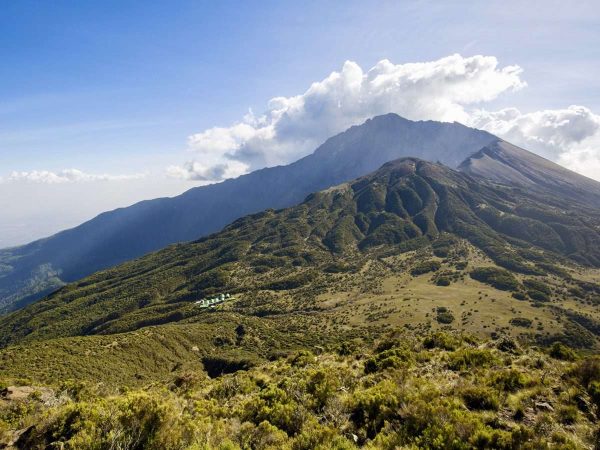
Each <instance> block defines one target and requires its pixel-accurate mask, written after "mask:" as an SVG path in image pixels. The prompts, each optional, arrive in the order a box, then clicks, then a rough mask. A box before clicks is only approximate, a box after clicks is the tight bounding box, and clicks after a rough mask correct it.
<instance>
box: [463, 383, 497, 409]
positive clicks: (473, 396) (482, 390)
mask: <svg viewBox="0 0 600 450" xmlns="http://www.w3.org/2000/svg"><path fill="white" fill-rule="evenodd" d="M460 395H461V397H462V398H463V400H464V402H465V405H467V407H468V408H469V409H488V410H494V411H496V410H497V409H498V407H499V406H500V402H499V401H498V396H497V395H496V392H495V391H494V390H492V389H490V388H486V387H482V386H470V387H467V388H464V389H463V390H462V391H461V393H460Z"/></svg>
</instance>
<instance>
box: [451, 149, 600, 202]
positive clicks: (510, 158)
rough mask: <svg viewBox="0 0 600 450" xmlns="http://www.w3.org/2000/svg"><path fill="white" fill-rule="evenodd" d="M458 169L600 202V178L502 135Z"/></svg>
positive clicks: (508, 182) (577, 198) (585, 200)
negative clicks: (554, 161) (581, 172)
mask: <svg viewBox="0 0 600 450" xmlns="http://www.w3.org/2000/svg"><path fill="white" fill-rule="evenodd" d="M458 169H459V170H460V171H462V172H465V173H468V174H469V175H473V176H478V177H482V178H485V179H488V180H492V181H495V182H498V183H503V184H510V185H516V186H522V187H527V188H529V189H537V190H543V191H546V192H552V193H553V194H554V195H557V194H560V195H563V196H565V197H567V198H570V199H571V200H574V201H577V202H580V203H584V204H585V203H587V204H589V205H595V206H600V182H597V181H595V180H592V179H590V178H587V177H585V176H583V175H580V174H578V173H575V172H573V171H571V170H569V169H566V168H564V167H562V166H560V165H558V164H556V163H553V162H552V161H549V160H547V159H545V158H543V157H541V156H539V155H536V154H535V153H532V152H529V151H527V150H525V149H522V148H520V147H517V146H516V145H512V144H510V143H508V142H506V141H503V140H502V139H497V140H495V141H493V142H491V143H489V144H488V145H486V146H485V147H483V148H482V149H481V150H479V151H478V152H476V153H474V154H473V155H471V156H469V157H468V158H467V159H465V161H463V162H462V163H461V164H460V165H459V166H458Z"/></svg>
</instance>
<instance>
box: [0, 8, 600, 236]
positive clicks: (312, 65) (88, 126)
mask: <svg viewBox="0 0 600 450" xmlns="http://www.w3.org/2000/svg"><path fill="white" fill-rule="evenodd" d="M523 3H524V2H516V1H514V2H512V1H508V2H507V1H502V2H500V1H499V2H478V1H472V2H466V1H465V2H461V1H450V2H441V1H439V2H433V1H414V2H408V1H407V2H402V1H390V2H387V1H373V2H364V1H314V2H310V1H309V2H286V1H260V2H251V1H248V2H245V1H244V2H241V1H238V2H234V1H221V2H204V1H153V2H142V1H102V2H81V1H60V0H59V1H53V2H42V1H18V2H3V5H2V13H1V14H0V30H1V32H0V57H1V58H2V64H0V176H1V177H4V179H5V182H4V183H0V207H2V208H4V210H5V211H7V213H6V215H5V216H4V218H0V235H2V234H3V233H2V232H3V231H4V236H9V237H5V238H4V239H2V238H0V247H2V246H6V245H13V244H16V243H22V242H25V241H27V240H29V239H32V238H34V237H41V236H43V235H45V234H48V233H50V232H54V231H57V230H58V229H61V228H64V227H67V226H72V225H75V224H77V223H79V222H80V221H82V220H84V219H86V218H89V217H92V216H93V215H94V214H96V213H98V212H100V211H102V210H103V209H110V208H114V207H118V206H124V205H127V204H130V203H132V202H134V201H136V200H140V199H143V198H151V197H155V196H160V195H174V194H176V193H178V192H181V191H183V190H185V189H187V188H189V187H192V186H195V185H198V184H200V183H202V182H206V181H216V180H213V179H212V178H211V179H210V180H209V178H210V177H208V176H207V175H206V174H207V173H210V174H211V176H212V175H214V170H212V169H211V170H209V172H206V171H203V172H201V173H202V176H201V177H196V178H194V176H192V177H191V178H190V177H187V178H185V177H181V179H177V178H176V177H175V178H174V177H168V176H166V175H165V173H166V172H165V171H166V168H167V167H170V166H181V165H183V164H184V163H186V162H188V161H191V160H198V158H200V157H199V156H195V157H192V156H190V144H189V142H188V137H189V136H192V135H197V134H198V133H202V132H203V131H205V130H209V129H211V128H212V127H230V126H231V125H232V124H235V123H238V122H240V121H242V120H243V119H242V118H243V116H244V114H246V113H247V112H248V110H249V109H250V108H251V109H252V111H254V112H255V113H257V114H262V112H263V111H265V110H268V109H269V107H268V101H269V99H271V98H273V97H278V96H282V97H287V98H289V97H291V96H294V95H299V94H303V93H304V92H305V91H306V90H307V89H308V88H309V87H310V86H311V83H314V82H317V81H321V80H323V79H324V78H325V77H327V76H328V75H329V74H330V73H331V72H332V71H341V70H342V66H343V65H344V62H345V61H347V60H350V61H353V62H355V63H356V64H357V65H358V66H360V67H361V68H362V69H363V70H364V72H365V73H366V72H367V71H368V70H369V69H370V68H371V67H373V66H374V65H375V64H377V62H378V61H381V60H383V59H388V60H390V61H391V62H392V63H393V64H398V65H399V64H405V63H415V62H427V61H437V60H440V59H441V58H445V57H447V56H448V55H453V54H456V53H459V54H460V55H462V56H463V57H470V56H472V55H488V56H492V57H495V58H496V59H497V61H498V64H499V65H498V68H499V69H500V68H502V67H506V66H512V65H518V66H519V67H520V68H521V69H522V73H521V74H520V75H519V77H520V80H521V81H522V82H523V84H524V83H526V84H527V86H526V87H524V86H521V87H520V88H519V89H512V88H510V89H509V88H506V89H504V90H502V89H500V91H501V92H497V93H495V94H494V95H492V97H493V98H491V99H487V100H485V101H483V100H481V99H478V100H477V101H475V102H474V103H472V104H471V103H469V104H468V105H467V104H466V103H465V101H463V100H460V101H459V103H460V102H462V103H461V104H463V105H466V106H465V107H466V108H468V109H474V108H480V107H482V106H484V107H485V110H486V111H499V110H502V109H503V108H509V107H510V108H517V109H518V110H519V112H520V113H523V114H527V113H533V112H537V111H549V110H552V111H554V110H562V109H564V108H567V107H568V106H570V105H581V106H583V107H585V108H587V109H589V111H590V113H589V114H591V119H590V120H592V122H593V123H595V122H594V121H595V120H596V117H597V116H596V114H597V113H598V112H600V77H598V74H599V73H600V46H598V45H597V43H598V42H600V7H599V6H598V3H597V2H564V1H562V2H558V1H557V2H553V1H544V2H541V1H540V2H535V1H534V2H528V4H527V5H524V4H523ZM482 95H483V94H482ZM483 97H485V95H483V96H482V97H481V98H483ZM467 103H468V102H467ZM398 112H403V110H400V111H398ZM586 114H587V113H586ZM544 117H545V116H544ZM553 117H554V116H553ZM561 117H562V116H561ZM415 118H420V117H415ZM431 118H433V119H440V117H431ZM441 118H442V119H444V117H441ZM527 120H529V122H531V120H533V119H532V117H528V119H527ZM529 122H528V123H529ZM336 123H337V122H336ZM343 123H346V122H343ZM473 123H475V122H473ZM477 123H480V122H477ZM486 123H488V122H486ZM586 123H587V122H586ZM253 126H254V125H253ZM490 126H491V125H490ZM525 128H526V130H525V131H524V133H526V132H527V130H530V128H531V127H524V128H523V129H525ZM335 129H336V128H332V130H335ZM594 130H595V129H594ZM594 130H591V131H590V133H591V135H590V137H591V138H592V142H596V141H594V140H593V139H595V138H594V136H592V135H593V133H592V131H594ZM340 131H341V130H340ZM494 131H497V130H494ZM236 136H237V135H236ZM510 136H511V137H512V136H513V135H510ZM515 136H516V135H515ZM519 136H521V135H518V136H517V137H516V138H515V139H517V140H518V139H519ZM318 138H320V135H319V137H314V136H313V137H312V139H313V140H309V141H306V142H308V143H306V146H307V147H306V148H309V147H308V146H309V145H312V143H313V142H317V141H316V140H315V139H318ZM599 142H600V141H599ZM578 143H579V142H578ZM565 145H567V144H565ZM207 148H208V147H207ZM210 148H214V146H212V147H210ZM192 150H193V149H192ZM205 150H206V149H204V150H202V151H204V153H201V155H206V151H205ZM534 150H537V149H534ZM261 151H263V150H261ZM264 151H267V150H264ZM539 151H540V152H542V153H543V149H540V150H539ZM302 152H306V150H302ZM555 153H556V152H555ZM282 155H283V156H282ZM292 155H293V156H294V157H295V156H297V154H296V153H282V154H281V155H279V156H278V158H279V159H275V160H276V161H282V162H288V161H287V160H286V159H285V158H291V157H292ZM548 155H550V153H548ZM557 155H558V154H555V156H556V158H555V159H557V160H558V158H559V157H560V155H558V156H557ZM545 156H547V155H545ZM563 156H564V155H563ZM219 157H222V155H220V156H219ZM261 158H262V157H261ZM565 158H566V157H563V159H562V160H561V161H570V160H568V159H565ZM208 159H210V158H208ZM263 160H267V161H268V160H269V158H262V159H260V161H263ZM219 161H220V160H219ZM219 161H217V160H216V159H215V162H214V164H213V165H214V166H215V167H217V166H218V167H220V165H219V164H220V162H219ZM211 164H212V163H211ZM239 164H240V166H239V167H238V168H237V169H236V170H237V171H236V170H233V169H232V172H226V173H235V174H238V173H241V172H243V171H244V170H245V169H244V167H246V168H248V167H250V168H251V169H254V168H256V167H257V166H256V164H268V162H267V163H265V162H264V161H263V162H252V163H250V162H248V161H245V160H243V161H242V160H240V162H239ZM244 164H245V165H244ZM573 164H575V163H573ZM576 167H578V166H576V165H574V166H573V167H572V168H576ZM599 167H600V166H599ZM65 169H77V170H80V171H82V172H84V173H87V174H110V176H117V175H128V176H131V179H109V180H108V181H107V180H96V179H93V180H92V181H89V180H88V181H87V183H79V182H72V183H71V182H70V183H67V184H65V185H61V186H57V185H56V184H44V183H41V184H40V183H33V184H32V183H30V182H25V181H27V179H25V178H26V177H25V178H24V179H25V181H13V182H6V179H7V178H8V177H9V176H10V174H11V173H12V172H13V171H17V172H19V173H22V172H26V173H30V172H32V171H50V172H53V173H58V172H60V171H63V170H65ZM219 173H221V172H219ZM196 174H197V173H196ZM133 175H144V176H145V178H142V177H140V178H136V177H135V176H133ZM587 175H588V176H589V175H590V174H589V173H588V174H587ZM42 193H43V194H44V195H42ZM49 193H50V194H54V193H55V194H56V195H49ZM48 195H49V197H50V198H47V196H48ZM42 199H43V200H42ZM16 203H18V204H19V206H15V204H16ZM9 229H10V230H12V231H10V233H9V232H8V231H6V230H9Z"/></svg>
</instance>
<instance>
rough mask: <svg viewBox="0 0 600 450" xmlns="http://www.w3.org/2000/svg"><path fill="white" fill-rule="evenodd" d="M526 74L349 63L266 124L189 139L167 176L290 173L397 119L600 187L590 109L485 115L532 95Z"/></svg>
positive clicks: (249, 121) (485, 59)
mask: <svg viewBox="0 0 600 450" xmlns="http://www.w3.org/2000/svg"><path fill="white" fill-rule="evenodd" d="M521 73H522V70H521V68H520V67H518V66H506V67H501V66H500V65H499V63H498V61H497V59H496V58H494V57H492V56H472V57H463V56H461V55H451V56H448V57H445V58H441V59H439V60H436V61H431V62H422V63H407V64H393V63H392V62H390V61H388V60H382V61H380V62H378V63H377V64H376V65H375V66H374V67H372V68H370V69H369V70H366V71H364V70H363V69H362V68H361V67H360V66H359V65H358V64H356V63H354V62H351V61H346V63H344V65H343V67H342V68H341V70H340V71H339V72H332V73H331V74H330V75H329V76H328V77H326V78H325V79H323V80H321V81H318V82H315V83H313V84H312V85H311V86H310V87H309V88H308V90H306V92H304V93H303V94H301V95H296V96H293V97H275V98H273V99H271V100H270V101H269V103H268V106H267V109H266V112H264V113H263V114H262V115H256V114H254V113H253V112H252V111H250V112H249V113H248V114H246V115H245V116H244V117H243V118H242V119H241V120H240V121H239V122H237V123H235V124H233V125H231V126H228V127H214V128H210V129H207V130H205V131H202V132H200V133H197V134H194V135H192V136H190V137H189V138H188V147H189V149H190V151H191V152H192V153H193V154H194V157H193V159H192V160H191V161H189V162H187V163H186V164H184V165H181V166H171V167H169V168H168V170H167V173H168V174H169V175H170V176H172V177H175V178H182V179H187V180H197V181H204V182H212V181H219V180H222V179H226V178H232V177H236V176H239V175H242V174H244V173H246V172H249V171H252V170H256V169H259V168H262V167H265V166H274V165H277V164H287V163H290V162H292V161H295V160H297V159H298V158H300V157H302V156H305V155H306V154H308V153H310V152H312V151H313V150H314V149H315V148H317V147H318V146H319V145H320V144H321V143H323V142H324V141H325V140H326V139H327V138H328V137H330V136H332V135H334V134H337V133H339V132H342V131H344V130H345V129H347V128H349V127H350V126H352V125H356V124H359V123H362V122H364V121H365V120H366V119H368V118H370V117H373V116H376V115H379V114H387V113H390V112H394V113H397V114H400V115H401V116H404V117H406V118H408V119H412V120H440V121H457V122H461V123H464V124H466V125H469V126H473V127H475V128H480V129H485V130H487V131H490V132H491V133H493V134H495V135H497V136H499V137H502V138H504V139H506V140H508V141H509V142H512V143H514V144H516V145H520V146H522V147H524V148H526V149H528V150H531V151H534V152H536V153H538V154H540V155H542V156H544V157H546V158H548V159H551V160H553V161H556V162H558V163H560V164H563V165H565V166H566V167H568V168H570V169H572V170H575V171H578V172H580V173H583V174H585V175H588V176H590V177H592V178H596V179H600V170H598V168H599V167H600V116H598V115H596V114H594V113H593V112H592V111H590V110H589V109H588V108H585V107H583V106H569V107H568V108H564V109H555V110H543V111H536V112H521V111H520V110H518V109H516V108H506V109H502V110H500V111H489V110H486V109H485V108H484V107H485V104H486V102H489V101H491V100H494V99H495V98H497V97H498V96H499V95H502V94H503V93H505V92H511V91H516V90H519V89H521V88H523V87H525V86H526V83H525V81H523V80H522V79H521Z"/></svg>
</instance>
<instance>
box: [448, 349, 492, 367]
mask: <svg viewBox="0 0 600 450" xmlns="http://www.w3.org/2000/svg"><path fill="white" fill-rule="evenodd" d="M496 362H497V358H496V357H495V356H494V355H493V354H492V353H491V352H490V351H489V350H482V349H474V348H465V349H460V350H457V351H455V352H454V353H451V354H450V355H449V358H448V368H450V369H451V370H467V369H470V368H473V367H489V366H490V365H492V364H494V363H496Z"/></svg>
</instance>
